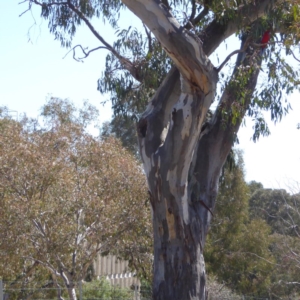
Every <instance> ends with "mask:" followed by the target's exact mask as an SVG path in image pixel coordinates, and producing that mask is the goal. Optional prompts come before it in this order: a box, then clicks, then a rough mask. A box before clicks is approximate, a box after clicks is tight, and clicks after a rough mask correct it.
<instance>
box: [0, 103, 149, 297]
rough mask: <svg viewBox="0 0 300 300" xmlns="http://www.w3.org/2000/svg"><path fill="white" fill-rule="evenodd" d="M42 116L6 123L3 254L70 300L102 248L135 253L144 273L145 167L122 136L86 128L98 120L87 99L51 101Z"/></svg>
mask: <svg viewBox="0 0 300 300" xmlns="http://www.w3.org/2000/svg"><path fill="white" fill-rule="evenodd" d="M41 117H42V122H41V123H39V122H38V121H37V120H30V119H27V118H26V116H25V117H24V118H23V119H22V120H21V121H20V122H16V121H13V120H10V119H8V118H5V117H4V118H2V119H1V120H0V124H1V134H0V195H1V198H0V200H1V209H2V210H1V220H0V225H1V230H2V233H1V234H2V235H3V236H4V239H1V242H0V249H1V251H3V252H4V253H7V254H8V255H11V253H15V254H14V257H15V258H16V257H17V258H19V260H20V261H23V262H26V264H27V267H30V266H32V265H33V264H36V263H37V264H38V265H39V266H41V267H44V268H45V269H47V270H48V271H49V272H50V273H51V275H52V278H53V281H54V282H55V283H56V285H57V286H59V285H60V284H61V283H63V284H64V286H65V287H66V288H67V289H68V294H69V299H76V294H75V289H74V288H75V286H76V284H77V283H78V282H79V281H80V280H82V279H84V278H85V276H86V272H87V269H88V267H89V266H90V265H91V264H92V262H93V260H94V259H95V257H96V255H98V254H99V253H100V254H101V253H107V252H111V253H115V254H116V255H119V256H125V255H126V256H127V257H129V255H130V257H132V259H131V263H132V265H133V266H134V267H135V268H136V270H137V272H140V273H141V275H143V274H142V273H143V271H148V270H149V269H150V266H149V265H150V264H151V255H150V253H151V238H150V236H151V225H150V223H149V213H150V212H149V208H148V207H146V206H145V202H146V200H147V197H148V195H147V190H146V184H145V179H144V176H143V173H142V170H141V168H140V166H139V164H138V163H137V161H136V160H135V159H134V157H133V156H132V155H130V154H129V153H128V152H127V151H126V150H124V148H123V147H122V146H121V144H120V143H119V142H118V141H117V140H115V139H113V138H108V139H106V140H101V139H99V138H96V137H93V136H91V135H90V134H88V133H87V131H86V128H87V127H88V125H90V123H91V122H92V121H93V120H94V119H96V118H97V117H98V114H97V111H96V110H95V108H94V107H92V106H91V105H89V104H88V103H85V104H84V106H83V108H82V109H79V110H77V109H76V108H75V107H74V106H73V105H72V104H71V103H70V102H69V101H67V100H61V99H57V98H51V99H50V100H49V102H48V103H47V104H46V105H45V106H44V107H43V108H42V112H41ZM129 207H131V208H130V209H129ZM124 244H126V248H125V247H124ZM7 257H8V258H9V256H7ZM6 263H7V265H8V266H7V269H10V266H9V263H13V264H14V261H9V262H6ZM147 264H148V266H149V267H148V268H147ZM2 272H3V271H2V270H1V273H2ZM4 272H5V271H4ZM1 275H2V276H3V275H5V273H4V274H1ZM145 275H147V274H144V276H145Z"/></svg>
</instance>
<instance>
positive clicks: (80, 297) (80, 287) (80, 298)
mask: <svg viewBox="0 0 300 300" xmlns="http://www.w3.org/2000/svg"><path fill="white" fill-rule="evenodd" d="M0 300H1V299H0ZM79 300H82V280H80V281H79Z"/></svg>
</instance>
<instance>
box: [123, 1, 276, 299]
mask: <svg viewBox="0 0 300 300" xmlns="http://www.w3.org/2000/svg"><path fill="white" fill-rule="evenodd" d="M123 2H124V4H125V5H126V6H127V7H128V8H129V9H130V10H131V11H133V12H134V13H135V14H136V15H137V16H138V17H139V18H140V19H141V20H142V21H143V22H144V23H145V24H146V25H147V27H148V28H149V29H150V30H151V32H152V33H153V34H154V35H155V37H156V38H157V39H158V40H159V42H160V43H161V45H162V47H163V48H164V49H165V51H166V52H167V53H168V55H169V56H170V57H171V58H172V60H173V61H174V63H175V65H176V67H174V68H172V69H171V71H170V72H169V74H168V76H167V77H166V79H165V80H164V81H163V83H162V84H161V86H160V88H159V89H158V90H157V92H156V94H155V96H154V97H153V99H152V100H151V101H150V103H149V105H148V107H147V109H146V111H145V112H144V114H143V115H142V117H141V119H140V121H139V123H138V139H139V147H140V154H141V157H142V160H143V164H144V169H145V172H146V176H147V180H148V185H149V193H150V201H151V205H152V209H153V230H154V277H153V298H154V299H157V300H158V299H159V300H190V299H205V297H206V293H205V264H204V258H203V249H204V245H205V238H206V235H207V232H208V229H209V225H210V221H211V218H212V214H213V210H214V206H215V201H216V196H217V193H218V181H219V177H220V172H221V168H222V166H223V164H224V162H225V160H226V157H227V155H228V153H229V151H230V149H231V147H232V145H233V142H234V138H235V135H236V133H237V131H238V129H239V126H240V124H241V120H242V118H243V116H244V114H245V112H246V109H247V107H248V104H249V101H250V99H251V95H252V92H253V91H254V89H255V86H256V80H257V77H258V74H259V61H256V64H257V67H256V68H255V70H254V71H253V72H252V74H251V76H250V77H249V78H248V83H247V85H246V86H245V89H247V90H248V96H247V100H246V101H245V103H244V105H243V108H242V109H241V111H240V119H239V120H238V121H235V122H233V121H232V117H231V114H230V111H231V109H230V107H231V105H232V103H233V102H234V101H239V99H237V94H235V93H234V92H233V91H231V90H230V89H229V88H228V89H225V91H224V94H223V96H222V98H221V101H220V103H219V106H218V108H217V110H216V112H215V114H214V117H213V119H212V121H211V122H210V123H209V124H207V126H205V128H204V126H203V124H204V122H205V116H206V114H207V111H208V109H209V107H210V105H211V103H212V102H213V100H214V97H215V94H216V84H217V81H218V75H217V69H216V68H214V67H213V66H212V64H211V63H210V61H209V59H208V57H207V56H206V55H210V54H211V53H212V52H213V51H214V50H215V49H216V48H217V47H218V45H219V44H220V43H221V42H222V41H223V40H224V39H225V38H227V37H229V36H230V35H232V34H233V33H234V32H235V31H236V30H237V29H238V26H241V25H244V24H250V23H252V22H253V21H255V20H256V19H257V18H259V17H261V16H262V15H263V14H264V12H265V10H266V9H267V6H268V5H270V1H266V0H265V1H259V3H258V4H257V5H255V6H253V5H249V6H248V7H246V6H245V7H242V8H241V12H242V13H244V14H245V13H246V12H247V19H246V18H244V19H243V18H242V19H241V20H240V21H237V20H232V21H229V22H227V23H226V24H223V25H220V24H219V23H217V22H215V21H213V22H212V23H211V24H210V25H209V26H208V27H207V28H206V32H205V33H204V34H203V37H204V38H203V39H202V40H200V39H199V38H198V37H197V36H195V35H194V34H192V33H190V32H188V30H186V29H184V28H183V27H181V26H180V25H179V24H178V22H177V21H176V20H175V18H174V17H173V16H172V14H171V12H170V11H169V9H167V7H166V6H164V5H163V4H162V3H161V2H160V1H157V0H148V1H143V0H136V1H134V0H123ZM275 2H276V1H275ZM277 2H279V1H277ZM273 3H274V2H273ZM210 39H211V40H212V39H213V41H210ZM247 51H250V52H251V54H252V56H251V57H252V59H253V57H255V55H253V54H254V52H255V50H254V49H248V50H247ZM249 54H250V53H249ZM256 60H257V59H256ZM260 61H261V59H260ZM238 63H239V60H238ZM244 63H248V64H249V63H251V62H249V61H247V60H245V61H244ZM234 76H235V75H234V74H233V77H234ZM224 109H225V110H226V112H227V117H226V119H224V118H223V111H224Z"/></svg>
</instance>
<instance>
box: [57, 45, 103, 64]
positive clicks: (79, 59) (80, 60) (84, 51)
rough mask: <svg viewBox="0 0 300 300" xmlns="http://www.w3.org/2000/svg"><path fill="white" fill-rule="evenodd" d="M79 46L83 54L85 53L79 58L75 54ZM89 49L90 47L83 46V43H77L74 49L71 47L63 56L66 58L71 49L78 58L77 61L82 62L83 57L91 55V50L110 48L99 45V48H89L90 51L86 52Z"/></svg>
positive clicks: (74, 57)
mask: <svg viewBox="0 0 300 300" xmlns="http://www.w3.org/2000/svg"><path fill="white" fill-rule="evenodd" d="M77 47H78V48H80V49H81V51H82V52H83V54H84V56H83V57H78V58H76V56H75V54H76V52H75V49H76V48H77ZM87 49H88V48H83V47H82V46H81V45H76V46H74V47H73V48H72V49H70V50H69V51H68V52H67V53H66V55H65V56H64V57H63V59H64V58H66V56H67V55H68V54H69V53H70V52H71V51H73V59H74V60H76V61H78V62H82V59H84V58H87V57H88V56H89V55H90V53H91V52H94V51H96V50H99V49H105V50H109V49H107V48H106V47H104V46H99V47H97V48H94V49H91V50H89V51H87V52H86V50H87Z"/></svg>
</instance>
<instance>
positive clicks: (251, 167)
mask: <svg viewBox="0 0 300 300" xmlns="http://www.w3.org/2000/svg"><path fill="white" fill-rule="evenodd" d="M25 9H26V6H24V5H18V1H16V0H0V45H1V47H0V105H1V106H2V105H6V106H8V107H9V108H10V109H11V110H15V111H18V113H19V114H20V113H22V112H26V113H27V114H28V115H29V116H33V117H35V116H37V115H38V110H39V108H40V107H41V106H42V105H43V104H44V103H45V98H46V97H47V95H48V94H52V95H53V96H57V97H61V98H70V99H71V100H73V101H74V102H75V103H76V104H78V105H80V104H81V103H82V100H83V99H88V100H89V101H90V102H91V103H93V104H94V105H96V106H97V107H98V108H99V110H100V121H105V120H109V118H110V116H111V111H110V109H109V107H105V108H103V107H102V106H101V105H100V102H101V101H103V100H104V99H105V97H104V96H102V95H101V94H100V93H99V92H98V91H97V79H98V78H99V77H100V75H101V72H102V71H103V68H104V59H105V55H106V52H105V51H98V52H96V53H94V54H92V55H91V56H90V57H89V58H88V59H86V60H85V62H84V63H79V62H76V61H74V60H73V58H72V55H69V56H67V57H66V58H65V59H63V57H64V56H65V54H66V53H67V50H66V49H63V48H61V46H60V43H59V42H58V41H54V37H53V36H52V35H50V33H49V31H48V29H47V24H46V22H45V21H42V20H41V19H40V17H39V14H38V13H37V12H36V13H35V14H34V16H35V20H36V23H37V24H36V25H35V26H33V27H32V28H31V30H30V41H29V38H28V30H29V28H30V26H31V25H33V24H34V19H33V17H32V16H31V14H30V13H26V14H25V15H23V16H22V17H19V15H20V14H21V13H22V12H23V11H24V10H25ZM126 21H127V23H128V24H130V23H131V22H133V18H131V17H129V15H127V20H126ZM94 25H95V27H96V28H97V29H98V31H100V32H101V33H102V34H103V35H104V36H105V37H106V39H107V41H108V42H110V43H112V41H113V34H114V31H113V30H112V29H110V28H109V26H108V25H105V26H104V25H103V24H102V23H101V22H100V21H99V20H98V21H97V20H95V23H94ZM77 43H81V44H82V45H83V46H88V47H89V48H93V47H96V46H98V45H99V44H98V43H97V41H96V40H95V39H94V38H93V36H92V34H91V33H90V32H89V31H88V30H87V29H86V28H81V29H79V30H78V35H77V37H76V39H75V41H74V44H77ZM230 43H231V45H228V47H229V48H230V47H231V48H232V49H233V50H235V47H237V46H236V45H235V44H232V43H233V42H232V41H231V42H230ZM229 52H230V50H228V49H227V50H226V48H225V47H223V51H222V53H224V55H225V54H226V55H227V54H228V53H229ZM220 56H221V55H220ZM214 62H216V60H215V59H214ZM295 65H298V67H299V63H298V62H296V61H295ZM106 97H107V96H106ZM291 103H292V107H293V111H292V112H291V113H290V114H289V115H288V116H287V117H286V118H284V119H283V120H282V121H281V122H280V123H278V124H277V125H276V126H274V125H271V126H270V127H271V132H272V134H271V136H269V137H265V138H261V139H260V140H259V141H258V142H257V143H253V142H252V141H250V138H251V135H252V134H251V130H252V129H251V127H252V124H251V120H247V122H246V124H247V127H243V128H242V129H241V131H240V133H239V140H240V145H239V148H241V149H243V150H244V158H245V167H246V179H247V180H248V181H249V180H256V181H260V182H262V183H263V184H264V186H265V187H271V188H277V187H286V184H289V182H290V181H298V182H300V130H297V129H296V126H297V123H299V122H300V101H299V94H295V95H293V96H292V97H291Z"/></svg>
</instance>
